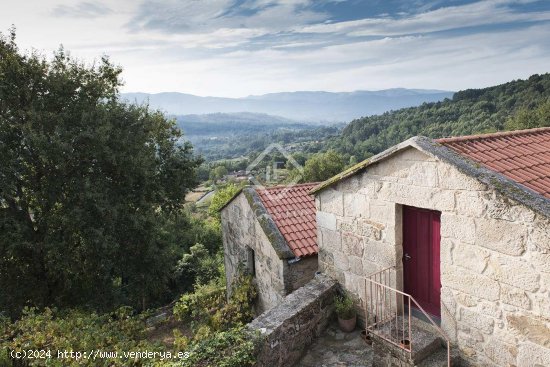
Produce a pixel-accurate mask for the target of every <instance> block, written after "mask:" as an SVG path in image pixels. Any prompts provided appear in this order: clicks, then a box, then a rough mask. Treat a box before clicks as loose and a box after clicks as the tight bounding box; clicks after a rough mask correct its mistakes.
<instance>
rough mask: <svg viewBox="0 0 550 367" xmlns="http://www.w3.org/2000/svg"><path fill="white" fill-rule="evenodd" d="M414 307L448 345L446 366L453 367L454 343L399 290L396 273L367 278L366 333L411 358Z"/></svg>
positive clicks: (392, 270)
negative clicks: (452, 349)
mask: <svg viewBox="0 0 550 367" xmlns="http://www.w3.org/2000/svg"><path fill="white" fill-rule="evenodd" d="M412 307H414V308H416V309H417V310H419V311H420V312H422V314H423V315H424V317H425V318H426V319H427V320H428V321H429V323H430V324H431V325H432V326H433V328H434V329H435V330H436V331H437V333H438V334H439V335H440V336H441V338H442V339H443V340H444V341H445V342H446V343H447V366H449V367H450V366H451V343H450V341H449V338H447V336H446V335H445V333H444V332H443V330H441V328H440V327H439V326H438V325H437V324H436V323H435V321H434V320H433V319H432V317H431V316H430V315H429V314H428V313H427V312H426V311H425V310H424V309H423V308H422V306H420V305H419V304H418V302H417V301H416V300H415V299H414V298H413V297H412V296H411V295H410V294H407V293H404V292H401V291H400V290H398V289H397V272H396V268H395V267H389V268H386V269H383V270H381V271H378V272H376V273H373V274H371V275H369V276H367V277H366V278H365V323H366V330H367V333H373V334H375V335H377V336H379V337H380V338H382V339H384V340H385V341H387V342H388V343H391V344H393V345H395V346H396V347H398V348H400V349H402V350H404V351H406V352H408V353H409V356H410V357H411V358H412V353H413V346H414V344H415V340H413V332H412V328H413V325H412V318H413V316H412V315H411V312H412Z"/></svg>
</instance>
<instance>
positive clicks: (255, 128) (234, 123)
mask: <svg viewBox="0 0 550 367" xmlns="http://www.w3.org/2000/svg"><path fill="white" fill-rule="evenodd" d="M176 120H177V124H178V126H179V127H180V128H181V129H182V130H183V132H184V133H185V135H187V136H197V135H200V136H225V135H227V134H232V135H242V133H243V132H247V133H253V132H266V131H272V130H276V129H278V128H287V129H308V128H312V126H311V124H305V123H300V122H298V121H294V120H290V119H286V118H284V117H279V116H273V115H268V114H261V113H250V112H240V113H210V114H205V115H182V116H176Z"/></svg>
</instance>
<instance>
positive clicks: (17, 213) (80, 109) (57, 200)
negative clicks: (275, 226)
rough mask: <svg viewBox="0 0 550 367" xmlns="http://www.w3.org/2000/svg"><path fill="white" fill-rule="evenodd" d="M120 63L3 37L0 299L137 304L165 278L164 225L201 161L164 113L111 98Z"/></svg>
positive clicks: (2, 302)
mask: <svg viewBox="0 0 550 367" xmlns="http://www.w3.org/2000/svg"><path fill="white" fill-rule="evenodd" d="M120 72H121V70H120V69H119V68H118V67H116V66H113V65H112V64H111V63H110V62H109V61H108V60H107V59H106V58H103V59H101V61H100V62H98V63H97V64H95V65H93V66H86V65H83V64H81V63H79V62H78V61H75V60H74V59H72V58H70V57H69V56H68V55H67V54H66V53H65V51H64V50H63V49H60V50H59V51H58V52H57V53H56V54H55V55H54V57H53V59H52V60H51V61H48V60H47V59H45V58H44V57H42V56H40V55H37V54H35V53H30V54H24V53H22V52H20V51H19V50H18V48H17V45H16V43H15V35H14V33H13V32H12V34H11V35H10V36H1V37H0V253H1V254H2V255H1V256H0V289H1V290H2V291H1V292H2V294H1V296H0V309H4V310H8V311H9V312H10V313H12V314H16V313H17V312H18V311H19V310H20V309H21V308H22V307H23V306H25V305H36V306H39V307H42V306H49V305H58V306H75V305H79V306H81V305H85V306H90V307H93V308H106V307H112V306H114V305H116V304H121V303H124V304H132V305H146V304H147V303H146V302H147V301H150V300H153V299H155V297H158V296H159V295H160V294H161V293H162V292H163V291H164V290H165V288H166V284H167V280H168V278H169V276H170V271H171V266H170V264H171V263H172V264H174V263H175V261H176V259H177V258H173V248H172V247H171V246H172V245H171V242H170V241H169V240H170V239H171V236H170V235H169V234H167V233H166V232H165V229H166V228H167V223H169V222H170V221H172V220H173V219H174V217H176V216H177V215H178V211H179V208H180V207H181V205H182V202H183V198H184V195H185V193H186V192H187V191H188V190H189V188H191V187H193V186H194V185H195V184H196V179H195V173H194V170H195V168H196V166H197V165H198V164H199V163H200V162H199V161H198V160H197V159H196V158H195V157H194V156H193V155H192V149H191V146H190V145H188V144H183V145H181V144H178V141H179V140H180V138H181V132H180V131H179V130H178V129H177V127H176V126H175V124H174V122H173V121H169V120H167V119H166V118H165V117H164V115H163V114H161V113H160V112H154V111H150V110H149V109H148V108H147V106H135V105H127V104H123V103H121V102H119V100H118V97H117V93H118V88H119V86H120V85H121V82H120V78H119V75H120ZM174 265H175V264H174Z"/></svg>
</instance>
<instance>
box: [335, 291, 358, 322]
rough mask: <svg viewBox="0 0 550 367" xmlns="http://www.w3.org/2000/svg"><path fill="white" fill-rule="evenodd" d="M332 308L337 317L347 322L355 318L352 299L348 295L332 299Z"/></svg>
mask: <svg viewBox="0 0 550 367" xmlns="http://www.w3.org/2000/svg"><path fill="white" fill-rule="evenodd" d="M334 306H335V309H336V314H337V315H338V317H340V318H341V319H344V320H349V319H351V318H353V316H355V307H354V305H353V299H352V298H351V297H350V296H349V295H348V294H343V295H338V296H336V297H335V298H334Z"/></svg>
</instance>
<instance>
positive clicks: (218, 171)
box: [210, 166, 228, 182]
mask: <svg viewBox="0 0 550 367" xmlns="http://www.w3.org/2000/svg"><path fill="white" fill-rule="evenodd" d="M227 173H228V172H227V168H225V166H217V167H215V168H213V169H212V170H211V171H210V180H212V181H213V182H216V181H218V180H220V179H222V178H223V176H225V175H227Z"/></svg>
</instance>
